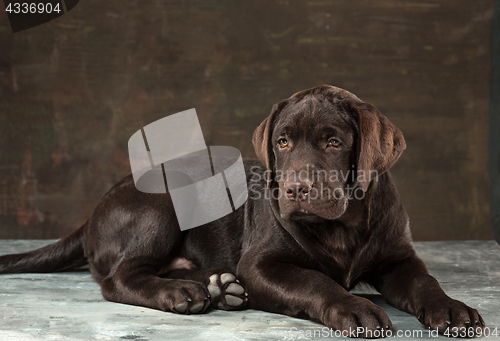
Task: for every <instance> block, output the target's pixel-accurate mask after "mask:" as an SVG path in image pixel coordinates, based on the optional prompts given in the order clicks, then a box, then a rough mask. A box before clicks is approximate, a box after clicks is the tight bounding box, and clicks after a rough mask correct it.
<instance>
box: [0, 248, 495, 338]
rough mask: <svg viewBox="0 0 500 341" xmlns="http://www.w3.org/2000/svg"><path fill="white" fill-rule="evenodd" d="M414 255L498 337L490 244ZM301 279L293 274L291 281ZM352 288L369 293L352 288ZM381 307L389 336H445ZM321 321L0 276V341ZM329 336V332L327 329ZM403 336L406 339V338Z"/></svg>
mask: <svg viewBox="0 0 500 341" xmlns="http://www.w3.org/2000/svg"><path fill="white" fill-rule="evenodd" d="M50 242H51V241H42V240H0V254H7V253H14V252H24V251H28V250H31V249H34V248H37V247H41V246H44V245H46V244H48V243H50ZM415 244H416V248H417V251H418V254H419V255H420V257H421V258H422V259H423V260H424V261H425V263H426V264H427V266H428V268H429V271H430V272H431V274H433V275H434V276H435V277H436V278H437V280H438V281H439V282H440V283H441V285H442V287H443V289H444V290H445V291H446V293H447V294H448V295H450V296H451V297H453V298H455V299H458V300H461V301H463V302H465V303H466V304H468V305H470V306H471V307H474V308H476V309H478V310H479V312H480V313H481V315H482V316H483V318H484V320H485V322H486V325H487V327H488V328H489V332H490V333H492V334H494V333H495V331H496V332H497V333H498V337H497V336H492V335H490V336H489V337H483V338H482V339H498V340H500V301H499V298H500V292H499V291H500V250H499V248H498V245H497V244H496V243H495V242H493V241H467V242H418V243H415ZM297 280H300V279H297ZM357 292H358V293H364V294H374V292H370V291H367V289H366V288H365V289H364V290H357ZM368 297H370V299H372V301H373V302H374V303H376V304H379V305H380V306H382V307H383V308H384V309H386V310H387V312H388V314H389V317H390V318H391V320H392V322H393V326H394V331H393V333H394V335H396V333H397V332H398V331H399V332H400V333H403V334H402V335H403V336H393V337H392V338H391V340H408V339H422V340H435V339H444V337H443V336H439V337H437V336H435V335H432V334H429V330H427V329H425V328H424V327H423V326H422V325H421V324H420V323H419V322H418V321H417V319H416V318H415V317H413V316H410V315H408V314H406V313H404V312H401V311H398V310H396V309H394V308H392V307H390V306H389V305H387V303H385V302H384V300H383V299H382V298H381V297H380V296H378V295H369V296H368ZM323 327H324V326H322V325H320V324H318V323H315V322H311V321H306V320H301V319H296V318H291V317H287V316H282V315H278V314H271V313H265V312H260V311H255V310H246V311H239V312H225V311H219V310H218V311H211V312H209V313H207V314H203V315H189V316H183V315H176V314H172V313H164V312H161V311H155V310H152V309H147V308H141V307H135V306H129V305H124V304H117V303H111V302H107V301H105V300H104V299H103V298H102V296H101V293H100V291H99V286H98V285H97V284H96V283H95V282H93V280H92V278H91V276H90V274H89V273H88V272H67V273H55V274H8V275H0V341H10V340H16V341H17V340H328V339H345V338H342V337H335V336H333V337H331V336H326V335H325V334H326V333H325V329H323ZM329 333H330V332H329ZM405 334H406V336H405Z"/></svg>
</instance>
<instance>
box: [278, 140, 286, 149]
mask: <svg viewBox="0 0 500 341" xmlns="http://www.w3.org/2000/svg"><path fill="white" fill-rule="evenodd" d="M278 144H279V145H280V147H281V148H285V147H286V146H288V140H287V139H285V138H281V139H279V140H278Z"/></svg>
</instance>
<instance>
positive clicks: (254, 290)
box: [237, 256, 392, 337]
mask: <svg viewBox="0 0 500 341" xmlns="http://www.w3.org/2000/svg"><path fill="white" fill-rule="evenodd" d="M255 259H256V257H255V256H249V257H246V256H244V257H243V258H242V259H241V261H240V263H239V264H238V271H237V273H238V276H239V277H240V279H241V280H242V282H243V284H244V286H245V287H246V290H247V291H248V295H249V308H253V309H259V310H266V311H270V312H274V313H280V314H285V315H289V316H295V317H301V318H304V317H306V318H311V319H314V320H317V321H320V322H322V323H323V324H325V325H326V326H327V327H330V328H333V329H336V330H341V331H342V332H343V333H344V334H345V335H347V336H353V337H380V336H381V333H383V332H385V331H387V330H388V329H391V328H392V323H391V321H390V319H389V317H388V316H387V313H386V312H385V311H384V309H382V308H380V307H379V306H377V305H375V304H373V303H372V302H370V301H369V300H367V299H365V298H362V297H359V296H355V295H352V294H350V293H349V292H348V291H347V290H345V289H344V288H343V287H342V286H340V285H339V284H338V283H336V282H335V281H334V280H332V279H331V278H330V277H328V276H326V275H325V274H323V273H321V272H319V271H314V270H309V269H304V268H301V267H298V266H295V265H293V264H291V263H281V262H279V261H273V260H270V259H266V260H262V261H260V262H259V261H257V262H255ZM382 330H383V331H382ZM377 335H378V336H377Z"/></svg>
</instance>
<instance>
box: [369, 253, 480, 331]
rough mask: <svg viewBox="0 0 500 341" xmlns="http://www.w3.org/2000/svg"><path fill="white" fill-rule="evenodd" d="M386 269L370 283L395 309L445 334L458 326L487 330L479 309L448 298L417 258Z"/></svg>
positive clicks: (376, 274)
mask: <svg viewBox="0 0 500 341" xmlns="http://www.w3.org/2000/svg"><path fill="white" fill-rule="evenodd" d="M386 269H387V270H386V271H382V273H380V272H379V271H377V273H374V274H372V276H371V277H372V279H371V280H370V281H368V282H371V284H372V285H373V286H374V287H375V288H376V289H377V290H378V291H380V293H382V295H383V296H384V298H385V300H386V301H387V302H388V303H389V304H391V305H392V306H394V307H396V308H398V309H401V310H403V311H406V312H408V313H410V314H412V315H415V316H417V318H418V320H419V321H420V322H421V323H422V324H424V325H425V326H427V327H430V328H433V329H436V328H438V329H439V331H440V332H441V333H443V332H445V331H446V329H447V328H449V331H450V333H451V331H452V329H453V328H454V327H456V328H458V329H459V328H462V327H465V328H468V327H473V328H474V329H476V328H480V329H484V327H485V324H484V321H483V319H482V317H481V315H479V313H478V312H477V310H476V309H473V308H470V307H468V306H467V305H465V304H464V303H462V302H460V301H457V300H454V299H452V298H450V297H449V296H448V295H446V294H445V293H444V291H443V289H441V287H440V286H439V283H438V282H437V281H436V279H435V278H434V277H432V276H431V275H429V272H428V271H427V267H426V266H425V264H424V263H423V262H422V260H420V259H419V258H418V257H417V256H413V257H410V258H408V259H406V260H404V261H401V262H399V263H396V264H390V265H388V266H387V267H386ZM478 331H479V330H478Z"/></svg>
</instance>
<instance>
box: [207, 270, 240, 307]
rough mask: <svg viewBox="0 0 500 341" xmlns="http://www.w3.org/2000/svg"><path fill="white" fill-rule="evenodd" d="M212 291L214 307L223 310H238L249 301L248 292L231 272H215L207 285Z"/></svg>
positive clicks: (211, 299)
mask: <svg viewBox="0 0 500 341" xmlns="http://www.w3.org/2000/svg"><path fill="white" fill-rule="evenodd" d="M207 288H208V291H209V292H210V296H211V298H210V301H211V304H212V306H213V307H217V308H219V309H223V310H236V309H241V308H243V307H244V306H245V305H246V303H247V302H248V294H247V293H246V292H245V289H244V288H243V286H242V285H241V284H240V282H239V281H238V280H237V279H236V276H235V275H233V274H232V273H230V272H224V273H222V274H220V275H219V274H218V273H216V274H213V275H212V276H210V283H209V284H208V286H207Z"/></svg>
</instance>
